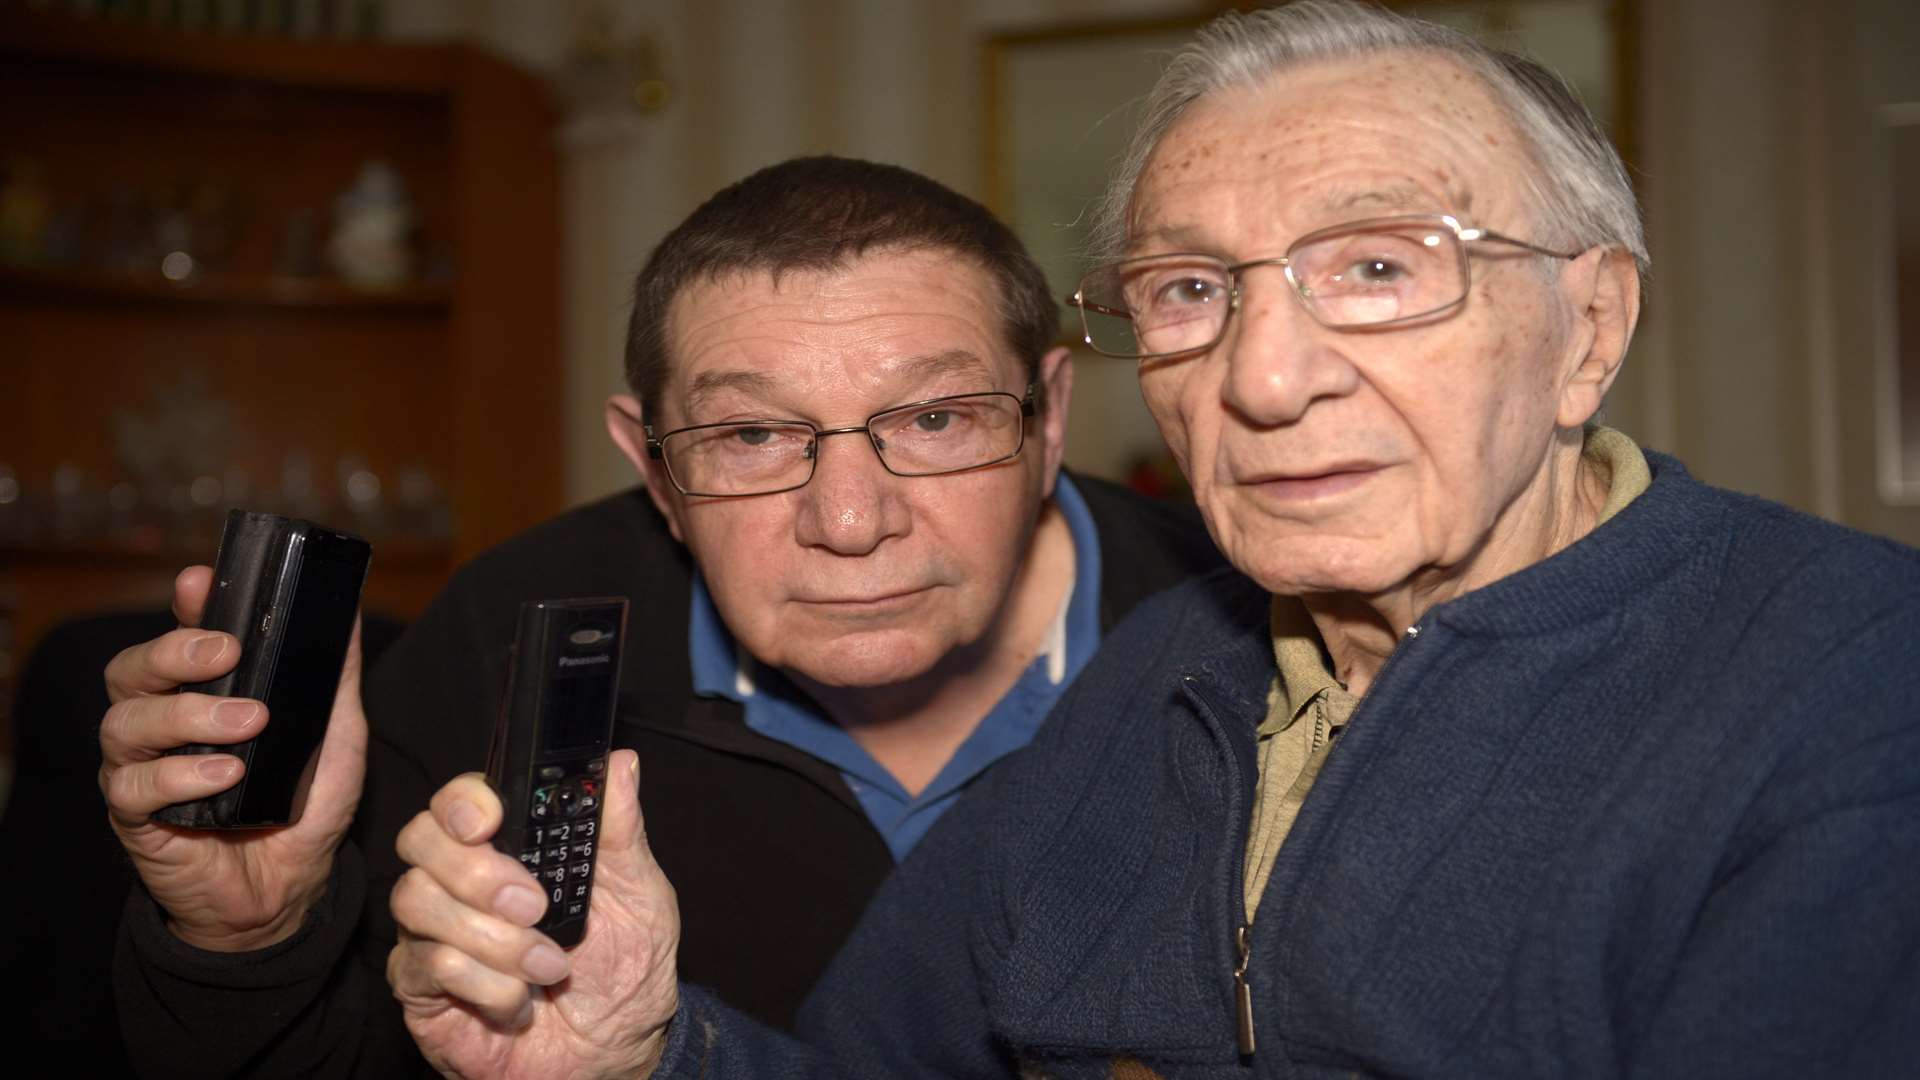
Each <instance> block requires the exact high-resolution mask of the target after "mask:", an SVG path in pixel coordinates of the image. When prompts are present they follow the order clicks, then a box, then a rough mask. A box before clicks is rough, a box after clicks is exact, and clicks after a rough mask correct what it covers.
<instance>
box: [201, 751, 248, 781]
mask: <svg viewBox="0 0 1920 1080" xmlns="http://www.w3.org/2000/svg"><path fill="white" fill-rule="evenodd" d="M239 767H240V762H238V761H237V760H235V759H233V758H230V757H227V756H225V755H224V754H223V755H219V756H213V757H203V758H201V759H200V760H199V761H197V762H195V763H194V766H193V771H194V772H195V773H198V774H199V776H200V779H202V780H226V779H228V778H230V777H232V776H233V771H234V770H235V769H237V768H239Z"/></svg>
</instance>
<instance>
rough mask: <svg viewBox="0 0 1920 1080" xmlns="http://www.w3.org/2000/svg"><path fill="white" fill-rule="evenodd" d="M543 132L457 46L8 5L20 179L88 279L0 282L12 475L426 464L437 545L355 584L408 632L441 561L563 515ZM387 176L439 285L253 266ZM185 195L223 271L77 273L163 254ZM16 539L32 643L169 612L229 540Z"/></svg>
mask: <svg viewBox="0 0 1920 1080" xmlns="http://www.w3.org/2000/svg"><path fill="white" fill-rule="evenodd" d="M555 121H556V113H555V110H554V108H553V103H552V101H551V100H550V97H549V95H548V91H547V88H546V87H545V86H544V85H543V84H542V82H541V81H540V79H539V78H538V77H537V76H535V75H533V74H532V73H530V72H527V71H524V70H520V69H517V68H515V67H514V66H512V65H511V64H509V63H507V62H504V61H503V60H501V59H500V58H499V57H497V56H494V55H491V54H489V53H487V52H485V51H482V50H477V49H474V48H471V47H469V46H465V45H458V44H446V45H428V46H421V45H396V44H389V43H384V42H371V41H341V40H326V39H289V38H285V37H274V36H270V35H245V34H227V33H222V32H216V31H196V30H184V29H166V28H157V27H151V26H143V25H136V24H130V23H124V22H119V21H115V20H112V19H89V18H80V17H75V16H73V15H71V14H68V13H65V12H61V11H47V10H34V9H29V8H28V7H27V6H26V5H25V4H23V3H21V2H19V0H0V132H5V133H6V138H5V140H4V142H5V143H6V155H7V157H8V162H7V164H8V165H9V166H10V164H11V162H12V161H14V160H24V161H27V162H30V163H31V164H32V165H33V166H34V167H35V169H36V170H37V172H38V174H39V183H40V184H41V185H43V187H44V188H45V190H46V191H47V192H48V193H49V199H50V202H51V204H52V207H53V209H55V210H58V211H62V212H64V213H66V214H68V215H71V216H72V217H73V218H74V219H76V220H77V221H78V223H79V224H78V226H77V227H76V228H75V232H74V236H73V239H74V241H75V247H74V251H75V252H76V254H75V255H74V256H73V258H74V259H75V260H76V264H74V265H46V264H10V265H0V358H3V359H0V406H4V411H0V462H5V463H7V464H8V465H9V466H10V467H12V468H13V470H14V471H15V472H16V474H17V475H18V477H19V478H20V480H21V483H22V485H23V487H24V488H26V489H27V490H28V491H29V492H42V491H44V490H47V489H48V487H49V484H48V480H49V478H50V477H52V476H53V475H54V474H55V473H56V472H57V471H58V470H60V469H65V468H73V469H77V470H79V472H80V474H81V475H82V476H84V477H86V478H88V483H89V485H90V486H92V487H100V486H110V485H111V484H112V482H113V480H114V478H115V477H124V476H126V475H128V474H129V473H130V472H142V474H144V471H171V472H181V471H182V470H187V469H188V468H189V465H188V464H187V463H188V462H189V461H190V460H198V459H199V458H203V457H205V455H204V454H202V453H201V444H203V443H204V444H207V445H208V447H210V448H211V450H216V451H217V452H218V454H219V455H222V460H223V462H225V463H227V464H230V465H231V466H232V467H234V468H237V469H239V470H240V471H242V472H243V473H246V474H247V475H248V476H249V477H250V478H251V479H252V480H253V481H254V482H255V483H258V484H265V483H266V482H267V477H266V476H265V475H263V474H264V473H265V472H266V471H268V470H270V469H272V468H273V467H274V464H273V463H276V462H283V461H285V460H286V456H287V455H289V454H299V455H302V456H304V457H306V458H307V459H308V460H310V461H312V462H316V463H329V462H331V463H336V464H337V463H339V462H342V461H346V460H349V459H354V458H357V459H361V460H364V461H365V462H366V467H367V468H369V469H371V470H373V471H374V472H375V473H376V474H378V475H382V476H388V477H392V476H398V475H400V474H401V472H403V471H404V470H406V469H409V468H422V469H425V470H427V471H428V472H429V473H430V474H431V475H432V476H433V478H434V480H435V481H436V485H437V487H438V488H439V491H440V498H442V499H443V500H444V505H445V508H446V511H447V514H448V517H449V519H450V521H451V523H452V530H453V531H452V534H451V535H450V536H449V537H447V538H446V539H445V540H444V541H424V540H419V539H413V540H407V539H398V538H394V539H388V540H385V541H382V540H378V539H376V540H375V541H374V548H375V550H374V558H373V568H372V572H371V574H370V576H369V578H368V583H367V597H368V601H367V602H368V605H369V607H370V608H375V609H378V610H382V611H385V612H387V613H389V614H393V615H396V616H398V617H400V618H411V617H412V616H414V615H416V614H417V613H418V612H419V611H420V610H421V609H422V608H423V607H424V606H425V604H426V603H427V601H428V600H429V599H430V598H431V597H432V596H433V595H434V593H436V592H437V591H438V590H439V589H440V588H441V586H442V585H443V583H444V582H445V580H446V577H447V575H448V574H449V573H450V572H451V571H452V570H453V568H454V567H455V566H456V565H458V564H459V563H460V562H462V561H464V560H466V559H468V558H470V557H471V556H473V555H474V554H476V553H477V552H479V551H481V550H484V549H486V548H488V547H491V546H493V545H494V544H497V543H499V542H500V541H502V540H504V539H506V538H507V537H509V536H511V535H513V534H514V533H517V532H519V531H521V530H523V529H525V528H527V527H528V526H530V525H532V524H534V523H535V522H537V521H540V520H542V519H544V518H546V517H549V516H551V515H552V514H553V513H555V512H556V511H558V510H559V509H560V508H561V507H562V506H563V505H564V503H565V484H564V478H563V471H562V460H561V454H562V447H563V443H564V440H563V438H562V426H561V416H562V411H561V387H562V385H563V382H564V380H563V376H562V372H561V371H560V367H559V358H560V356H561V348H560V346H561V333H560V323H561V319H560V279H561V275H560V272H559V237H560V235H561V232H562V228H561V221H560V213H559V208H560V200H559V160H558V152H557V150H556V147H555V143H554V139H553V131H554V126H555ZM374 160H379V161H384V162H386V163H387V164H388V165H390V166H391V167H392V168H393V169H394V170H395V171H396V172H397V173H398V174H399V175H400V176H401V177H402V178H403V179H404V181H405V185H406V190H407V194H408V196H409V198H410V201H411V203H412V207H413V211H414V217H413V227H414V229H415V236H414V242H415V244H416V248H417V250H416V251H415V252H414V254H415V255H416V256H418V259H419V262H418V265H420V266H423V267H436V268H438V267H450V268H452V270H451V276H452V280H442V279H440V278H439V277H436V280H434V281H431V282H414V283H409V284H405V285H401V286H399V287H396V288H392V289H377V290H376V289H361V288H355V287H354V286H351V285H349V284H347V283H346V282H344V281H341V280H338V279H332V278H325V279H315V278H297V277H289V276H285V275H278V274H274V273H272V272H270V271H271V269H272V268H273V267H274V266H276V265H280V258H281V254H282V252H283V250H284V248H285V244H286V240H287V235H288V225H289V223H290V222H291V221H292V220H293V216H294V215H295V214H311V215H313V216H314V220H315V224H316V227H317V226H318V225H319V223H320V222H322V221H324V220H327V218H326V215H327V214H328V213H329V212H330V208H331V207H333V206H334V203H335V200H336V199H337V198H338V196H339V195H340V193H341V192H342V191H344V190H346V189H347V188H348V186H349V185H351V184H352V183H353V181H354V179H355V177H356V176H357V175H358V174H359V172H360V171H361V170H362V169H363V168H364V166H365V164H366V163H367V162H369V161H374ZM191 191H200V192H213V193H215V194H218V195H221V196H222V199H220V200H217V201H218V202H219V203H220V205H219V206H218V207H216V208H215V209H214V210H210V211H208V213H209V214H210V215H211V216H212V218H213V220H215V221H217V222H219V223H220V227H221V228H223V229H225V232H224V233H223V232H221V231H220V230H219V229H216V230H215V232H214V234H213V235H217V236H219V237H220V238H221V242H222V243H223V244H224V248H223V249H222V250H223V252H224V255H223V258H222V259H221V261H220V263H219V265H220V267H221V268H222V269H221V272H217V273H216V272H203V273H201V274H198V275H194V276H192V277H191V278H189V279H188V280H187V281H184V282H178V283H176V282H173V281H169V280H167V279H166V278H164V277H162V276H161V275H160V274H159V273H158V266H157V265H156V266H155V267H154V269H153V270H152V271H151V272H139V273H135V272H114V271H109V270H104V269H96V268H94V267H95V266H97V265H99V264H101V263H104V262H105V261H106V260H107V258H108V254H107V253H108V252H111V251H115V250H120V249H123V248H128V247H136V248H138V247H155V248H157V249H159V250H167V248H166V246H165V244H167V243H173V241H166V242H165V243H162V242H161V241H160V240H159V239H158V237H157V236H155V235H153V228H152V224H151V223H150V222H148V221H147V219H146V215H149V211H150V208H152V207H163V208H164V207H176V208H177V207H184V206H188V205H191V203H190V200H188V198H187V193H189V192H191ZM116 214H119V215H121V216H116ZM190 223H191V224H192V225H193V226H194V228H195V229H196V230H197V229H198V228H199V227H200V225H199V222H198V221H197V220H193V221H191V222H190ZM126 229H131V230H133V231H134V232H135V233H136V234H137V235H135V236H134V238H133V239H132V240H131V241H128V240H127V239H126V238H125V237H123V236H121V235H120V233H121V231H123V230H126ZM316 231H317V228H316ZM313 239H314V240H315V241H316V242H318V241H319V239H320V238H319V237H317V236H316V237H314V238H313ZM186 246H187V248H188V250H192V248H191V245H190V244H189V245H186ZM83 259H84V260H91V261H90V262H87V263H84V264H80V263H78V260H83ZM163 421H164V422H163ZM502 432H512V433H513V437H512V438H503V437H502V435H501V433H502ZM136 436H137V437H136ZM129 447H133V448H134V449H129ZM136 453H137V454H142V455H145V458H143V459H142V460H141V461H140V462H137V463H133V464H130V463H129V462H128V461H127V460H126V457H127V455H129V454H136ZM147 458H150V459H152V460H146V459H147ZM135 465H137V466H138V468H135V467H134V466H135ZM191 468H192V469H200V470H203V471H204V470H205V469H206V468H207V466H205V465H192V466H191ZM341 524H343V525H344V524H346V522H345V521H344V520H343V521H342V522H341ZM348 527H351V526H348ZM10 535H14V536H17V535H18V534H10ZM33 535H34V536H35V539H34V541H33V542H31V543H17V542H16V543H12V544H6V545H0V592H5V593H7V594H8V595H11V596H13V597H15V598H16V599H15V600H14V601H13V602H12V604H13V607H12V611H11V613H10V614H8V616H7V619H8V621H10V622H11V625H12V632H13V635H14V640H15V642H16V643H17V644H18V646H19V647H20V648H23V649H24V648H30V647H31V645H32V643H33V642H34V641H35V640H36V639H37V638H38V637H39V635H40V634H42V633H43V632H44V631H45V630H46V629H47V628H49V627H51V626H53V625H54V624H56V623H57V622H58V621H59V620H61V619H63V618H66V617H69V616H71V615H74V614H77V613H82V612H87V611H99V610H116V609H126V608H129V607H139V606H154V605H161V606H164V604H165V602H166V596H167V591H168V588H169V585H170V583H171V581H172V580H173V576H174V574H175V573H176V572H177V571H178V570H179V569H180V568H181V567H183V566H187V565H190V564H193V563H204V562H206V561H208V560H209V559H210V558H211V557H212V555H213V553H214V548H215V547H216V546H217V543H218V541H217V538H213V537H209V538H207V539H206V542H205V543H204V544H203V543H201V542H200V541H199V540H197V539H194V535H195V534H193V533H175V534H169V533H168V532H166V531H165V530H163V529H160V528H147V529H144V530H141V531H140V532H138V533H137V534H136V533H135V532H133V531H132V530H131V529H130V530H128V532H127V534H126V535H124V536H123V535H114V536H111V537H106V538H101V539H99V540H98V541H92V540H90V541H89V542H86V543H79V544H65V543H56V542H53V538H52V534H50V533H44V532H43V533H35V534H33Z"/></svg>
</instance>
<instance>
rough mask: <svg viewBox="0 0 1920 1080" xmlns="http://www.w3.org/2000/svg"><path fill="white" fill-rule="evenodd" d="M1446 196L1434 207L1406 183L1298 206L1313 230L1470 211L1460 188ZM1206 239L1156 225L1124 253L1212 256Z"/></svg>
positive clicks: (1325, 196) (1189, 230)
mask: <svg viewBox="0 0 1920 1080" xmlns="http://www.w3.org/2000/svg"><path fill="white" fill-rule="evenodd" d="M1446 196H1447V202H1448V205H1446V206H1433V205H1432V204H1431V199H1430V196H1428V195H1427V193H1426V192H1424V191H1422V190H1420V189H1418V188H1415V187H1412V186H1410V185H1406V184H1394V185H1391V186H1388V187H1366V188H1354V187H1335V188H1332V189H1331V190H1329V191H1326V192H1324V193H1322V194H1319V195H1316V196H1315V197H1314V198H1312V199H1309V200H1307V201H1305V202H1302V203H1300V204H1298V206H1299V208H1300V209H1303V210H1305V211H1306V216H1307V218H1308V220H1312V221H1319V222H1321V223H1322V224H1321V225H1318V226H1315V227H1316V228H1322V227H1325V226H1327V225H1338V224H1340V223H1341V221H1342V220H1343V218H1342V217H1341V216H1340V215H1346V214H1350V213H1353V212H1354V211H1387V212H1389V213H1393V212H1401V213H1410V212H1413V211H1414V210H1415V209H1416V208H1418V210H1419V211H1420V212H1432V213H1453V214H1461V215H1465V214H1467V213H1468V212H1469V211H1470V210H1471V209H1472V208H1473V196H1472V194H1470V193H1469V192H1467V191H1465V190H1463V189H1460V188H1449V189H1448V190H1447V192H1446ZM1308 231H1312V230H1308ZM1209 239H1210V238H1209V236H1208V234H1207V232H1206V231H1205V230H1203V229H1201V228H1200V227H1198V226H1196V225H1184V224H1183V225H1157V226H1154V227H1153V228H1151V229H1145V230H1143V231H1141V232H1139V233H1137V234H1135V235H1133V236H1131V237H1129V238H1128V240H1127V252H1128V253H1129V254H1133V253H1136V252H1138V251H1140V250H1141V249H1143V248H1149V247H1166V248H1169V249H1174V250H1178V251H1192V252H1197V253H1201V254H1208V253H1211V252H1210V250H1209V249H1210V248H1211V247H1212V245H1211V244H1210V243H1209Z"/></svg>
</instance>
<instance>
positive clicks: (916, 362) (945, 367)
mask: <svg viewBox="0 0 1920 1080" xmlns="http://www.w3.org/2000/svg"><path fill="white" fill-rule="evenodd" d="M889 366H890V368H891V371H890V372H889V374H892V373H896V372H897V373H901V374H908V375H913V376H916V377H917V378H919V379H920V380H922V381H931V380H933V379H937V378H940V377H941V376H943V375H979V376H981V377H983V378H985V379H986V380H988V381H989V382H991V381H992V380H993V368H992V367H991V366H990V365H989V364H988V363H987V362H986V361H985V360H983V359H981V358H980V357H979V356H978V355H976V354H975V353H974V352H972V351H971V350H969V349H948V350H947V351H945V352H938V353H930V354H928V355H925V356H909V357H906V358H904V359H902V360H899V361H897V362H896V363H894V364H892V365H889Z"/></svg>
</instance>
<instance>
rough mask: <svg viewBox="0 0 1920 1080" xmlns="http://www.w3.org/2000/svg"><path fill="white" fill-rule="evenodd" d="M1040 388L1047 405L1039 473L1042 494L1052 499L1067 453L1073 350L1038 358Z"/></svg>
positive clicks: (1043, 419) (1071, 400)
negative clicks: (1041, 467) (1042, 465)
mask: <svg viewBox="0 0 1920 1080" xmlns="http://www.w3.org/2000/svg"><path fill="white" fill-rule="evenodd" d="M1040 385H1041V386H1042V387H1043V388H1044V393H1045V394H1046V402H1047V411H1046V412H1044V413H1042V414H1041V415H1040V417H1039V420H1040V424H1039V429H1040V430H1039V434H1040V443H1041V447H1042V449H1043V451H1044V468H1045V470H1046V471H1045V472H1044V473H1043V474H1042V483H1041V494H1042V496H1043V497H1046V498H1051V497H1052V496H1053V484H1054V481H1055V480H1057V479H1058V478H1059V476H1060V462H1061V460H1062V459H1063V458H1064V457H1065V456H1066V452H1067V414H1068V412H1069V410H1070V409H1071V407H1072V405H1073V350H1071V349H1068V348H1067V347H1065V346H1061V347H1059V348H1057V349H1054V350H1053V351H1052V352H1049V353H1048V354H1047V355H1045V356H1043V357H1041V358H1040Z"/></svg>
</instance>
